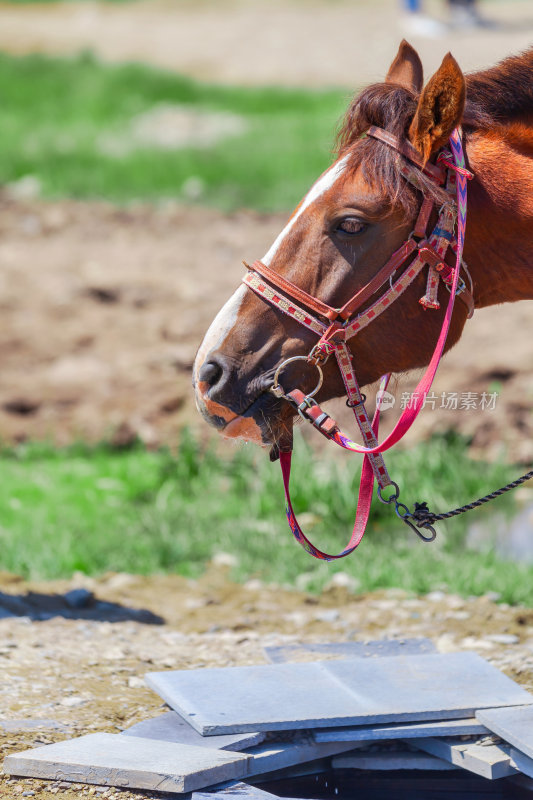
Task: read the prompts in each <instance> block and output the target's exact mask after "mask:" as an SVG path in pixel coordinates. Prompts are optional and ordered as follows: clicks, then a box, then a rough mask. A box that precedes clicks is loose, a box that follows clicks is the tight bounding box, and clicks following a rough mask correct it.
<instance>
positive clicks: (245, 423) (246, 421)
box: [220, 417, 268, 447]
mask: <svg viewBox="0 0 533 800" xmlns="http://www.w3.org/2000/svg"><path fill="white" fill-rule="evenodd" d="M220 432H221V434H222V436H224V437H226V438H227V439H243V440H244V441H245V442H253V443H254V444H258V445H261V446H263V447H264V446H265V445H266V444H268V443H267V442H265V439H264V434H263V431H262V430H261V428H260V427H259V425H258V424H257V422H256V421H255V420H254V419H253V417H235V419H232V420H231V421H230V422H228V423H227V425H225V426H224V428H223V429H222V430H221V431H220Z"/></svg>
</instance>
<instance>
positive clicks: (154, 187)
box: [0, 54, 348, 211]
mask: <svg viewBox="0 0 533 800" xmlns="http://www.w3.org/2000/svg"><path fill="white" fill-rule="evenodd" d="M347 99H348V98H347V96H346V94H345V93H344V92H341V91H304V90H288V89H277V88H276V89H275V88H270V89H269V88H265V89H245V88H232V87H217V86H209V85H206V84H201V83H197V82H195V81H193V80H190V79H189V78H186V77H183V76H180V75H177V74H173V73H168V72H163V71H158V70H155V69H151V68H149V67H146V66H142V65H137V64H128V65H124V66H109V65H104V64H101V63H99V62H98V61H96V60H95V59H94V58H93V57H92V56H90V55H83V56H79V57H77V58H74V59H58V58H48V57H46V56H40V55H31V56H24V57H12V56H7V55H1V54H0V108H1V113H0V182H1V183H4V182H11V181H15V180H17V179H19V178H21V177H24V176H26V175H33V176H36V177H37V178H38V179H39V181H40V183H41V185H42V191H43V193H44V194H45V195H46V196H49V197H61V196H69V197H76V198H105V199H108V200H112V201H118V202H129V201H132V200H161V199H168V198H175V199H180V198H183V197H184V194H183V187H184V184H185V185H187V184H186V182H187V181H188V180H189V181H190V179H191V178H194V179H197V181H196V182H198V180H199V182H200V186H201V191H200V196H199V197H198V200H199V201H201V202H202V203H203V204H206V203H207V204H212V205H215V206H219V207H221V208H223V209H226V210H231V209H235V208H240V207H247V208H256V209H259V210H263V211H265V210H266V211H272V210H278V209H287V208H289V207H292V206H293V205H295V203H297V202H298V201H299V199H300V198H301V196H302V194H303V193H304V192H305V191H306V189H307V188H308V186H309V185H310V183H312V182H313V180H314V179H315V178H316V177H317V176H318V175H319V174H320V173H321V172H322V171H323V170H324V169H325V167H326V166H327V164H328V163H329V162H330V161H331V146H332V141H333V138H334V129H335V126H336V122H337V121H338V119H339V117H340V116H341V114H342V111H343V109H344V107H345V105H346V102H347ZM161 104H179V105H181V106H186V107H188V108H191V109H195V110H197V111H206V112H217V111H223V112H229V113H232V114H237V115H239V116H241V117H242V118H243V119H244V121H245V123H246V126H247V127H246V130H245V132H244V133H240V134H239V135H233V136H232V137H230V138H226V139H223V140H222V141H219V142H218V143H216V144H215V145H213V146H210V147H203V148H202V147H196V148H195V147H186V148H183V149H177V150H172V151H169V150H162V149H159V148H157V147H154V146H142V147H141V146H139V147H136V148H135V149H134V150H129V151H128V150H126V151H125V152H124V153H123V154H122V155H119V156H111V155H108V154H106V152H104V151H103V150H102V145H101V143H102V141H104V140H105V139H106V138H109V137H112V138H113V140H114V141H115V142H118V143H120V142H121V141H126V140H127V139H128V137H129V136H130V129H131V121H132V120H133V119H134V118H135V117H136V116H137V115H139V114H142V113H144V112H147V111H148V110H150V109H152V108H153V107H154V106H158V105H161ZM104 150H105V148H104ZM185 199H187V198H185Z"/></svg>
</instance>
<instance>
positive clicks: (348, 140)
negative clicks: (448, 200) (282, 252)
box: [337, 83, 445, 217]
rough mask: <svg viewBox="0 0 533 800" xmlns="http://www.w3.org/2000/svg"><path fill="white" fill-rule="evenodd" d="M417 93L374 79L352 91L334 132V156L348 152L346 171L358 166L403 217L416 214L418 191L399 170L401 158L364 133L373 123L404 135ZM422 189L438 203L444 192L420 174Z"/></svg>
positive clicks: (403, 136) (371, 183)
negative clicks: (358, 92)
mask: <svg viewBox="0 0 533 800" xmlns="http://www.w3.org/2000/svg"><path fill="white" fill-rule="evenodd" d="M417 103H418V95H416V94H415V93H414V92H412V91H410V90H409V89H406V88H405V87H403V86H398V85H396V84H391V83H375V84H373V85H372V86H368V87H367V88H366V89H364V90H363V91H362V92H361V93H360V94H358V95H356V96H355V97H354V99H353V101H352V102H351V104H350V106H349V107H348V110H347V112H346V114H345V116H344V119H343V121H342V123H341V126H340V128H339V131H338V134H337V153H338V156H340V157H343V156H348V161H347V173H348V175H349V174H350V173H352V174H353V173H354V172H355V171H356V170H360V171H361V174H362V177H363V178H364V179H365V181H366V182H367V183H368V184H369V185H371V186H373V187H375V189H377V191H379V192H380V193H381V194H382V195H383V198H384V200H385V202H386V203H387V204H388V206H389V208H390V210H391V211H392V210H394V209H397V208H398V207H400V208H402V209H403V212H404V215H405V217H412V216H414V215H415V214H416V212H417V210H418V206H419V203H420V195H419V193H418V192H416V191H415V190H414V189H413V187H412V186H410V185H409V184H408V183H407V182H406V181H405V179H404V178H403V176H402V175H401V173H400V169H399V166H400V163H401V158H402V156H400V155H399V154H398V153H397V152H396V151H395V150H393V149H392V148H391V147H389V146H388V145H387V144H385V143H384V142H381V141H379V140H377V139H374V138H370V137H367V136H365V134H366V132H367V131H368V129H369V128H370V127H371V126H372V125H375V126H377V127H378V128H383V129H384V130H386V131H389V132H390V133H392V134H393V135H394V136H396V137H398V138H399V139H405V138H407V132H408V130H409V126H410V124H411V122H412V119H413V117H414V114H415V111H416V108H417ZM420 181H421V184H422V185H423V186H424V191H425V193H427V194H429V195H430V196H433V198H434V200H435V202H436V203H442V202H443V201H444V199H445V195H444V193H443V191H442V190H441V189H439V187H437V186H436V184H435V183H434V182H433V181H431V180H429V179H428V180H426V178H425V176H424V175H423V174H422V173H421V175H420Z"/></svg>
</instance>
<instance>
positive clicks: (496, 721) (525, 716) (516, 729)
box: [476, 705, 533, 758]
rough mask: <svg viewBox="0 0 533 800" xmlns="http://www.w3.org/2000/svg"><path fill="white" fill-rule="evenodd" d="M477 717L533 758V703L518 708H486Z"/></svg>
mask: <svg viewBox="0 0 533 800" xmlns="http://www.w3.org/2000/svg"><path fill="white" fill-rule="evenodd" d="M476 717H477V718H478V720H479V721H480V722H482V723H483V725H486V727H487V728H489V730H491V731H492V732H493V733H496V734H497V735H498V736H500V737H501V738H502V739H505V741H506V742H509V744H512V745H513V747H516V749H517V750H520V751H521V752H522V753H525V755H526V756H529V758H533V705H531V706H519V707H516V708H486V709H483V710H482V711H478V712H477V713H476Z"/></svg>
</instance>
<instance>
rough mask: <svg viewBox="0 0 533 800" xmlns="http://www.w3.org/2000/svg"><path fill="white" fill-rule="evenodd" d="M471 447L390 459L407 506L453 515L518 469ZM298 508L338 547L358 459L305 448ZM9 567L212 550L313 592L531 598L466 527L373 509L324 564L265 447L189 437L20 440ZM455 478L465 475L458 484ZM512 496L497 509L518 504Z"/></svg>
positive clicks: (150, 563)
mask: <svg viewBox="0 0 533 800" xmlns="http://www.w3.org/2000/svg"><path fill="white" fill-rule="evenodd" d="M466 450H467V447H466V443H465V441H464V440H462V439H459V438H453V437H452V438H450V437H447V438H446V437H440V438H436V439H434V440H433V441H432V442H431V445H429V444H425V445H420V446H418V447H415V448H413V449H411V450H409V451H405V452H397V453H394V454H392V455H391V457H390V458H389V459H388V461H389V466H390V469H391V472H392V474H393V475H394V477H395V479H396V480H397V481H398V482H399V483H400V485H401V487H402V497H403V499H404V500H405V501H406V502H408V503H409V504H412V502H413V501H414V500H421V499H425V500H428V501H429V502H430V505H431V506H432V507H435V508H437V509H447V508H449V507H451V506H453V505H455V504H458V503H462V502H465V501H467V500H469V499H471V498H472V497H474V496H477V495H479V494H482V493H483V492H485V491H486V490H487V489H489V488H491V487H496V486H499V485H501V484H502V483H504V482H505V481H507V480H508V479H509V477H510V475H514V474H515V470H514V469H511V468H510V467H509V466H503V465H493V466H489V465H483V468H480V464H479V462H474V461H472V460H470V459H469V458H468V457H467V454H466ZM297 454H298V457H297V458H296V463H295V468H294V473H293V475H294V480H293V494H294V501H295V507H296V508H297V509H301V510H309V511H311V512H312V513H313V515H314V519H312V520H311V523H313V522H314V523H315V524H311V525H310V526H309V524H308V525H307V526H306V527H310V531H309V532H310V534H311V538H312V539H313V540H316V543H317V544H318V545H319V546H320V547H322V548H324V549H326V550H330V551H333V552H338V551H339V550H340V549H341V548H342V547H343V546H344V544H345V542H346V541H347V537H348V535H349V532H350V530H351V525H352V514H353V511H354V491H355V485H356V478H357V475H356V468H355V464H356V459H354V458H353V457H352V458H350V457H349V456H348V457H347V458H346V459H345V460H341V461H334V462H333V461H330V460H327V459H318V460H317V459H315V458H312V457H311V454H310V453H309V452H308V451H307V449H306V446H305V445H304V443H303V442H302V441H298V443H297ZM0 470H1V474H2V483H1V489H0V519H1V528H0V550H1V552H2V568H3V569H6V570H11V571H13V572H16V573H19V574H22V575H25V576H29V577H44V578H53V577H59V576H70V575H71V574H72V572H73V571H74V570H81V571H83V572H86V573H92V574H98V573H101V572H104V571H106V570H117V571H118V570H125V571H131V572H138V573H152V572H178V573H180V574H183V575H189V576H195V575H198V574H200V573H201V572H202V571H203V570H204V568H205V566H206V563H207V562H208V561H209V559H210V558H211V557H212V556H213V555H214V554H215V553H217V552H221V551H222V552H228V553H232V554H234V555H235V556H236V557H237V558H238V566H237V567H236V568H235V570H234V574H233V577H234V578H236V579H238V580H243V579H246V578H248V577H249V576H251V575H254V576H259V577H261V578H262V579H264V580H266V581H274V582H278V583H282V584H289V585H294V584H295V581H296V579H297V577H298V575H300V574H301V573H306V578H307V579H308V586H309V588H310V589H311V590H319V589H320V588H321V587H322V586H323V584H324V583H325V582H326V581H327V580H328V579H329V578H330V577H331V574H332V573H333V572H335V571H337V570H339V569H342V570H345V571H348V572H349V573H351V574H352V575H354V576H355V577H357V579H358V581H359V582H360V589H361V591H366V590H372V589H376V588H381V587H394V586H401V587H402V588H404V589H406V590H408V591H413V592H416V593H420V592H426V591H429V590H431V589H434V588H435V587H447V588H448V589H449V590H450V591H454V592H459V593H462V594H465V595H470V594H483V593H484V592H486V591H488V590H491V591H497V592H500V593H501V596H502V599H504V600H505V601H507V602H510V603H519V602H520V603H526V604H529V605H532V604H533V580H532V578H533V568H531V567H524V566H520V565H517V564H514V563H506V562H502V561H500V560H498V559H497V558H496V557H495V556H494V554H493V553H492V552H490V551H487V552H485V553H474V552H471V551H468V550H466V549H465V546H464V537H465V527H464V523H463V522H462V521H460V520H457V521H454V522H453V523H448V524H446V525H445V524H441V525H440V526H439V537H438V540H437V542H436V543H434V544H431V545H428V544H422V543H420V542H419V541H418V540H417V539H416V537H415V536H414V535H413V534H412V533H411V532H410V531H409V529H408V528H407V527H405V526H404V525H403V524H402V523H400V522H398V521H397V520H396V519H395V517H394V514H393V512H392V511H391V509H389V508H388V507H384V506H382V505H381V504H379V503H377V504H375V506H374V509H373V512H372V524H371V526H370V528H369V530H368V531H367V535H366V537H365V539H364V540H363V543H362V544H361V546H360V547H359V549H358V550H357V551H356V552H355V553H354V554H352V556H350V557H349V558H348V559H346V560H344V561H342V562H337V563H325V562H318V561H315V560H314V559H312V558H311V557H310V556H308V555H307V553H305V552H304V551H303V550H302V549H301V548H300V547H299V545H298V544H297V543H296V542H295V541H294V540H293V538H292V536H291V534H290V532H289V530H288V527H287V525H286V521H285V517H284V512H283V499H282V487H281V477H280V474H279V467H278V465H276V464H274V465H272V464H270V463H269V461H268V458H267V456H266V454H265V453H264V452H260V451H256V450H255V449H253V448H246V447H242V448H239V449H236V450H235V452H234V454H233V455H232V456H231V457H230V458H229V459H221V458H220V456H218V455H217V454H216V452H215V450H214V449H213V448H211V449H209V448H208V449H207V450H203V451H202V450H201V449H200V447H199V445H198V444H197V443H196V442H195V441H194V440H193V439H192V438H191V437H190V436H189V435H187V434H185V435H184V436H183V439H182V442H181V446H180V448H179V451H178V453H177V455H172V454H171V453H169V452H168V451H157V452H149V451H146V450H145V449H143V448H142V447H141V446H140V445H139V446H135V447H133V448H131V449H127V450H122V451H121V450H114V449H112V448H111V447H109V446H107V445H100V446H98V447H93V448H91V447H89V446H87V445H78V446H74V447H71V448H69V449H67V450H55V449H54V448H52V447H51V446H48V445H37V444H31V445H24V446H20V447H17V448H16V449H14V450H5V451H4V452H3V453H2V454H1V455H0ZM458 475H460V478H458ZM512 508H513V501H512V500H511V498H510V497H508V498H506V499H500V500H498V501H496V502H495V503H494V504H493V506H492V509H491V510H490V512H487V511H485V512H483V511H479V512H475V516H472V517H471V521H473V520H474V519H475V520H476V522H477V523H480V522H481V523H482V522H483V521H484V522H485V523H486V522H487V521H488V520H489V516H490V514H494V513H495V511H496V510H497V509H500V511H501V510H502V509H504V510H505V509H507V510H512Z"/></svg>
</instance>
